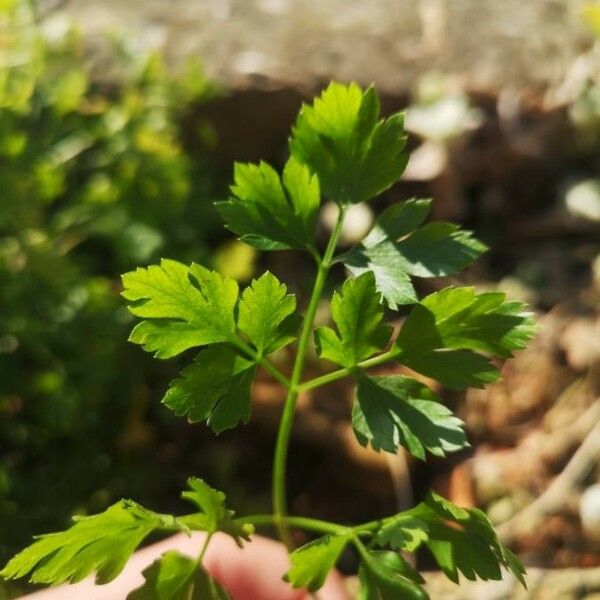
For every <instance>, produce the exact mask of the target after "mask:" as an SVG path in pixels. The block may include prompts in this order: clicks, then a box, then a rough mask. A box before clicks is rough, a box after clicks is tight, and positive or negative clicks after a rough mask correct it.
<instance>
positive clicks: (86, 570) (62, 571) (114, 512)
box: [0, 478, 253, 599]
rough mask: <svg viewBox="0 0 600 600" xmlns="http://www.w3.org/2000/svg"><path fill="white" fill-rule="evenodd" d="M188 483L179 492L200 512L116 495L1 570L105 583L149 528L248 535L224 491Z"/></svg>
mask: <svg viewBox="0 0 600 600" xmlns="http://www.w3.org/2000/svg"><path fill="white" fill-rule="evenodd" d="M188 485H189V486H190V488H191V491H188V492H184V493H183V494H182V496H183V497H184V498H185V499H187V500H189V501H191V502H192V503H194V504H196V506H197V507H198V508H199V509H200V511H201V512H198V513H193V514H190V515H186V516H184V517H179V518H178V517H174V516H172V515H163V514H159V513H155V512H153V511H151V510H148V509H147V508H144V507H143V506H140V505H139V504H137V503H135V502H132V501H131V500H120V501H119V502H117V503H115V504H113V505H112V506H110V507H109V508H108V509H106V510H105V511H104V512H103V513H100V514H97V515H92V516H89V517H75V518H74V521H75V524H74V525H73V526H72V527H71V528H69V529H67V530H65V531H61V532H58V533H49V534H47V535H42V536H40V537H39V538H38V539H37V540H36V541H35V542H34V543H33V544H31V546H29V547H27V548H25V549H24V550H23V551H22V552H20V553H19V554H17V555H16V556H15V557H14V558H13V559H12V560H10V561H9V562H8V564H7V565H6V566H5V567H4V569H3V570H2V571H1V572H0V576H2V577H5V578H7V579H16V578H18V577H24V576H25V575H27V574H28V573H30V574H31V576H30V581H31V582H32V583H47V584H52V585H56V584H59V583H63V582H69V583H75V582H77V581H80V580H82V579H83V578H84V577H86V576H87V575H89V574H90V573H93V572H96V582H97V583H108V582H109V581H111V580H113V579H114V578H115V577H116V576H117V575H118V574H119V573H120V572H121V571H122V570H123V567H124V566H125V563H126V562H127V560H128V559H129V557H130V556H131V554H133V552H134V551H135V549H136V548H137V547H138V546H139V545H140V543H141V542H142V541H143V540H144V539H145V538H146V537H147V536H148V535H149V534H150V533H152V532H154V531H162V532H175V531H185V532H189V531H190V530H195V531H207V532H208V533H214V532H215V531H217V530H218V531H222V532H224V533H226V534H228V535H230V536H231V537H233V539H234V540H235V541H236V542H237V543H238V545H241V543H242V540H248V539H249V536H250V534H251V533H252V532H253V528H252V526H251V525H247V524H242V523H237V522H234V521H233V515H234V513H233V512H232V511H231V510H228V509H227V508H225V505H224V502H225V495H224V494H222V493H221V492H218V491H216V490H214V489H212V488H211V487H209V486H208V485H207V484H206V483H204V482H203V481H202V480H201V479H196V478H190V479H189V480H188ZM168 589H171V587H169V586H168ZM166 597H168V598H170V596H166ZM173 598H174V599H176V598H179V596H173Z"/></svg>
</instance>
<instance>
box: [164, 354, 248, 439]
mask: <svg viewBox="0 0 600 600" xmlns="http://www.w3.org/2000/svg"><path fill="white" fill-rule="evenodd" d="M255 371H256V363H254V362H253V361H250V360H248V359H246V358H243V357H242V356H240V355H239V354H237V353H236V352H235V351H234V350H232V349H230V348H229V347H227V346H226V345H224V344H217V345H214V346H211V347H209V348H206V349H204V350H201V351H200V352H199V353H198V354H197V355H196V357H195V358H194V362H193V363H192V364H191V365H189V366H188V367H186V368H185V369H184V370H183V371H182V372H181V374H180V376H179V377H178V378H177V379H175V380H173V381H172V382H171V385H170V387H169V389H168V391H167V393H166V394H165V397H164V398H163V400H162V401H163V403H164V404H166V405H167V406H168V407H169V408H170V409H171V410H172V411H173V412H174V413H175V414H176V415H178V416H187V418H188V421H190V423H195V422H198V421H206V422H207V424H208V425H209V426H210V427H211V428H212V430H213V431H214V432H215V433H220V432H221V431H224V430H225V429H230V428H232V427H235V426H236V425H237V424H238V423H247V422H248V420H249V419H250V409H251V387H252V380H253V378H254V373H255Z"/></svg>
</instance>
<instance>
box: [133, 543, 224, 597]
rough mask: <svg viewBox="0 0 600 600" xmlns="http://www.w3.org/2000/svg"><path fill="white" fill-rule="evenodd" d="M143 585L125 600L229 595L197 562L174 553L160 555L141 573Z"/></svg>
mask: <svg viewBox="0 0 600 600" xmlns="http://www.w3.org/2000/svg"><path fill="white" fill-rule="evenodd" d="M143 575H144V579H145V583H144V584H143V585H142V586H141V587H139V588H137V589H136V590H134V591H132V592H130V593H129V595H128V596H127V600H228V599H229V598H230V596H229V594H228V593H227V592H226V591H225V589H224V588H223V587H222V586H220V585H219V584H218V583H217V582H216V581H214V579H212V578H211V577H210V575H208V573H207V572H206V571H205V570H204V569H203V568H202V567H201V566H199V565H198V562H197V561H196V560H193V559H191V558H189V557H187V556H184V555H182V554H180V553H179V552H176V551H174V550H173V551H170V552H167V553H165V554H163V555H162V556H161V557H160V558H159V559H158V560H156V561H155V562H153V563H152V564H151V565H150V566H149V567H148V568H147V569H145V570H144V573H143Z"/></svg>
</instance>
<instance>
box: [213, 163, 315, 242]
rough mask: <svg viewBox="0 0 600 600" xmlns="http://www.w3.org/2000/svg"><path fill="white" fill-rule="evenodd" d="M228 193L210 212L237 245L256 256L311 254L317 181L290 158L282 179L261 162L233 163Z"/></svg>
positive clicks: (302, 166) (313, 237) (306, 169)
mask: <svg viewBox="0 0 600 600" xmlns="http://www.w3.org/2000/svg"><path fill="white" fill-rule="evenodd" d="M231 192H232V194H233V198H232V199H230V200H226V201H224V202H217V203H216V204H215V206H216V208H217V210H218V211H219V213H220V214H221V216H222V217H223V219H224V220H225V222H226V223H227V227H228V228H229V229H231V231H233V232H234V233H236V234H238V235H239V236H240V237H241V240H242V241H244V242H246V243H248V244H250V245H252V246H255V247H256V248H259V249H261V250H282V249H286V248H295V249H312V248H314V243H315V228H316V224H317V212H318V209H319V204H320V202H321V198H320V191H319V181H318V179H317V178H316V177H315V176H314V175H311V173H310V171H309V170H308V168H307V167H306V166H304V165H302V164H300V163H299V162H298V161H296V160H295V159H294V158H293V157H292V158H290V159H289V160H288V162H287V164H286V165H285V167H284V170H283V176H282V178H280V177H279V175H278V174H277V172H276V171H275V169H273V167H271V166H270V165H269V164H267V163H265V162H261V163H259V164H258V165H255V164H250V163H248V164H242V163H236V165H235V171H234V184H233V185H232V186H231Z"/></svg>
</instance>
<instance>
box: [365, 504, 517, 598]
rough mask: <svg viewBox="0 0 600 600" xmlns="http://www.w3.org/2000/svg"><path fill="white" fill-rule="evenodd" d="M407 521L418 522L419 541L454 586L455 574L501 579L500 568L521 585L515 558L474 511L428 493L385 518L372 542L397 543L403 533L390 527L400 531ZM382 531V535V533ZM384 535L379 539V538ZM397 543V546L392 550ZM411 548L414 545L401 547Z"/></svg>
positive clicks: (479, 512)
mask: <svg viewBox="0 0 600 600" xmlns="http://www.w3.org/2000/svg"><path fill="white" fill-rule="evenodd" d="M406 519H408V523H409V527H413V528H414V525H412V523H413V521H414V520H415V519H416V521H417V522H421V524H422V525H421V531H422V532H425V533H426V537H424V536H423V533H421V534H420V539H422V541H423V543H424V544H425V545H426V546H427V547H428V548H429V550H430V552H431V553H432V554H433V556H434V558H435V559H436V561H437V562H438V564H439V565H440V567H441V569H442V570H443V571H444V573H445V574H446V575H447V577H448V578H449V579H451V580H452V581H454V582H455V583H458V574H459V572H460V573H462V574H463V575H464V576H465V577H466V578H467V579H471V580H474V579H475V578H476V577H480V578H481V579H483V580H490V579H491V580H499V579H501V578H502V573H501V570H500V565H503V566H505V567H506V568H507V569H509V570H510V571H512V573H513V574H514V575H515V577H516V578H517V579H518V580H519V581H520V582H521V584H522V585H523V586H525V580H524V578H523V575H524V573H525V570H524V569H523V566H522V565H521V563H520V561H519V559H518V558H517V557H516V556H515V555H514V554H513V553H512V552H511V551H510V550H509V549H508V548H506V546H504V545H503V544H502V543H501V542H500V541H499V540H498V536H497V535H496V532H495V531H494V528H493V527H492V524H491V523H490V521H489V519H488V518H487V516H486V515H485V513H483V512H482V511H480V510H479V509H477V508H461V507H459V506H456V505H455V504H453V503H452V502H450V501H448V500H446V499H445V498H442V497H441V496H439V495H437V494H435V493H433V492H430V493H429V494H428V496H427V497H426V498H425V500H424V501H423V502H421V504H419V505H417V506H416V507H415V508H413V509H411V510H409V511H406V512H404V513H400V515H397V517H391V518H390V519H385V521H384V525H383V526H382V528H381V530H380V532H379V534H378V535H377V537H376V539H377V541H378V542H379V543H381V542H382V541H383V540H385V539H386V538H387V539H392V538H393V539H395V540H396V541H397V542H401V539H402V536H403V535H406V534H405V533H403V532H398V533H397V534H395V535H393V534H392V531H391V530H392V529H393V528H394V527H397V528H400V529H403V528H405V527H406V522H407V521H406ZM384 532H385V533H384ZM382 535H383V536H384V538H383V540H382V537H381V536H382ZM398 545H401V544H397V545H396V547H397V546H398ZM401 547H402V548H403V549H411V550H414V549H415V544H414V543H413V542H411V543H410V546H401Z"/></svg>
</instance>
